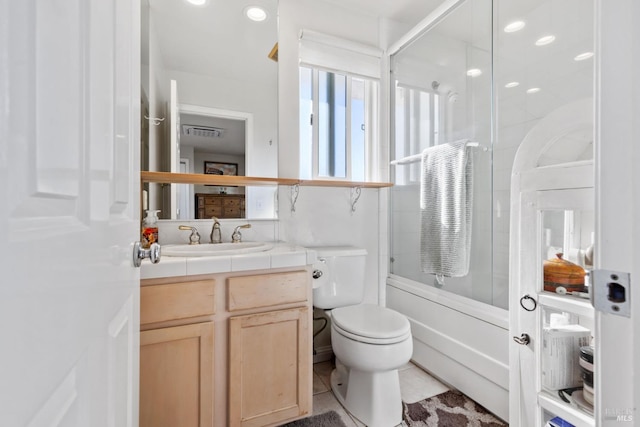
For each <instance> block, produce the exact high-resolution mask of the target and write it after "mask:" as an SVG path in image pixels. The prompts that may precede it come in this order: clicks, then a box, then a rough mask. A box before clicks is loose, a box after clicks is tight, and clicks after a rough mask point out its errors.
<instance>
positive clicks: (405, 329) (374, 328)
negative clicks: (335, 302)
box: [331, 304, 411, 343]
mask: <svg viewBox="0 0 640 427" xmlns="http://www.w3.org/2000/svg"><path fill="white" fill-rule="evenodd" d="M331 319H332V322H333V325H334V326H336V327H337V329H338V332H340V330H342V331H344V332H347V334H348V335H354V336H355V338H356V339H357V337H361V338H364V339H366V341H368V342H371V340H380V341H384V342H387V343H390V342H396V341H398V340H396V339H397V338H400V339H404V338H406V337H407V336H408V335H409V334H410V332H411V326H410V325H409V320H407V318H406V317H405V316H403V315H402V314H400V313H398V312H396V311H393V310H391V309H388V308H385V307H380V306H377V305H373V304H359V305H353V306H348V307H340V308H335V309H333V310H331Z"/></svg>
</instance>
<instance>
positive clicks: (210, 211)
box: [204, 205, 222, 219]
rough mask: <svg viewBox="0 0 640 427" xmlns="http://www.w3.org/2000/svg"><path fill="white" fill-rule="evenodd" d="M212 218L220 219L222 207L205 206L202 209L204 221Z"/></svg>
mask: <svg viewBox="0 0 640 427" xmlns="http://www.w3.org/2000/svg"><path fill="white" fill-rule="evenodd" d="M212 216H215V217H221V216H222V206H209V205H205V207H204V217H205V218H206V219H210V218H211V217H212Z"/></svg>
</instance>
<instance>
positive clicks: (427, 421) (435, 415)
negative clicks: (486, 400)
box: [402, 390, 508, 427]
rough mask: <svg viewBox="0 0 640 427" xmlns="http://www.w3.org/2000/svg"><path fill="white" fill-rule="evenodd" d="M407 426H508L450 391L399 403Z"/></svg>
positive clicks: (460, 395)
mask: <svg viewBox="0 0 640 427" xmlns="http://www.w3.org/2000/svg"><path fill="white" fill-rule="evenodd" d="M402 406H403V414H402V418H403V420H404V422H405V423H406V425H407V426H409V427H463V426H482V427H503V426H508V424H506V423H505V422H504V421H502V420H500V419H499V418H497V417H496V416H495V415H493V414H492V413H491V412H489V411H487V410H486V409H485V408H483V407H482V406H480V405H479V404H477V403H476V402H474V401H473V400H471V399H469V398H468V397H467V396H465V395H464V394H462V393H460V392H457V391H453V390H449V391H446V392H444V393H442V394H438V395H437V396H433V397H430V398H428V399H424V400H421V401H419V402H416V403H402Z"/></svg>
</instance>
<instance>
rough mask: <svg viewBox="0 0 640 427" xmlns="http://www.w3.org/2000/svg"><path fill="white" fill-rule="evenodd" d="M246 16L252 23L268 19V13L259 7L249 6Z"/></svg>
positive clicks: (245, 12)
mask: <svg viewBox="0 0 640 427" xmlns="http://www.w3.org/2000/svg"><path fill="white" fill-rule="evenodd" d="M244 14H245V15H246V16H247V18H249V19H251V20H252V21H256V22H261V21H264V20H265V19H267V12H265V10H264V9H263V8H261V7H259V6H248V7H247V8H246V9H245V10H244Z"/></svg>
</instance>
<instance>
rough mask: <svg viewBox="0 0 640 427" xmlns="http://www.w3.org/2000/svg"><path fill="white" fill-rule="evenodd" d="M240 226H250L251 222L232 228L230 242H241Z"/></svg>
mask: <svg viewBox="0 0 640 427" xmlns="http://www.w3.org/2000/svg"><path fill="white" fill-rule="evenodd" d="M241 228H251V224H244V225H239V226H237V227H236V228H235V230H233V234H232V235H231V243H240V242H242V233H240V229H241Z"/></svg>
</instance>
